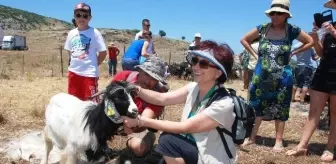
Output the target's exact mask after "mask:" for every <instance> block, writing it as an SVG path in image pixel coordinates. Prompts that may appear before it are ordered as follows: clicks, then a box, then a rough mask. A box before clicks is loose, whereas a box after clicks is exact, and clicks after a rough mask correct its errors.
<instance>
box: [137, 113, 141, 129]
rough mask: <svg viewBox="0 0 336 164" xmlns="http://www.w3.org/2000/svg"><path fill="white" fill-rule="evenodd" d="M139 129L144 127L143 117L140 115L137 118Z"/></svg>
mask: <svg viewBox="0 0 336 164" xmlns="http://www.w3.org/2000/svg"><path fill="white" fill-rule="evenodd" d="M137 127H139V128H141V127H142V125H141V115H138V117H137Z"/></svg>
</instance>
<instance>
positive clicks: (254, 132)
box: [242, 117, 263, 146]
mask: <svg viewBox="0 0 336 164" xmlns="http://www.w3.org/2000/svg"><path fill="white" fill-rule="evenodd" d="M262 119H263V118H262V117H256V119H255V126H254V127H253V129H252V133H251V136H250V137H249V138H247V139H246V140H245V141H244V143H243V144H242V146H247V145H251V144H254V143H255V141H256V137H257V134H258V130H259V127H260V125H261V122H262Z"/></svg>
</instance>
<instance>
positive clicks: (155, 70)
mask: <svg viewBox="0 0 336 164" xmlns="http://www.w3.org/2000/svg"><path fill="white" fill-rule="evenodd" d="M134 68H136V69H141V70H142V71H144V72H146V73H147V74H148V75H149V76H151V77H152V78H154V79H155V80H157V81H159V82H161V83H163V84H167V81H166V80H165V79H164V75H165V73H166V66H165V64H164V62H163V60H162V59H161V58H159V57H157V56H150V57H148V58H147V60H146V61H145V62H144V63H143V64H141V65H137V66H135V67H134Z"/></svg>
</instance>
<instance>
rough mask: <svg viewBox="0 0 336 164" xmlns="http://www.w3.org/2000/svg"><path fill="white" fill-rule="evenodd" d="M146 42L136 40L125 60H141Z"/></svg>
mask: <svg viewBox="0 0 336 164" xmlns="http://www.w3.org/2000/svg"><path fill="white" fill-rule="evenodd" d="M144 43H145V40H142V39H141V40H134V41H133V42H132V43H131V45H130V46H129V47H128V49H127V51H126V52H125V54H124V56H123V58H124V59H133V60H139V58H140V56H141V50H142V46H143V45H144Z"/></svg>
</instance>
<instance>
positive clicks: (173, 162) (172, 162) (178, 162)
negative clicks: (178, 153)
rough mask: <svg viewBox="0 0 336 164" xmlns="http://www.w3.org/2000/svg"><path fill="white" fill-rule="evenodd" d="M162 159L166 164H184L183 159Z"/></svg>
mask: <svg viewBox="0 0 336 164" xmlns="http://www.w3.org/2000/svg"><path fill="white" fill-rule="evenodd" d="M163 158H164V160H165V161H166V163H167V164H185V162H184V160H183V158H172V157H167V156H163Z"/></svg>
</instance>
